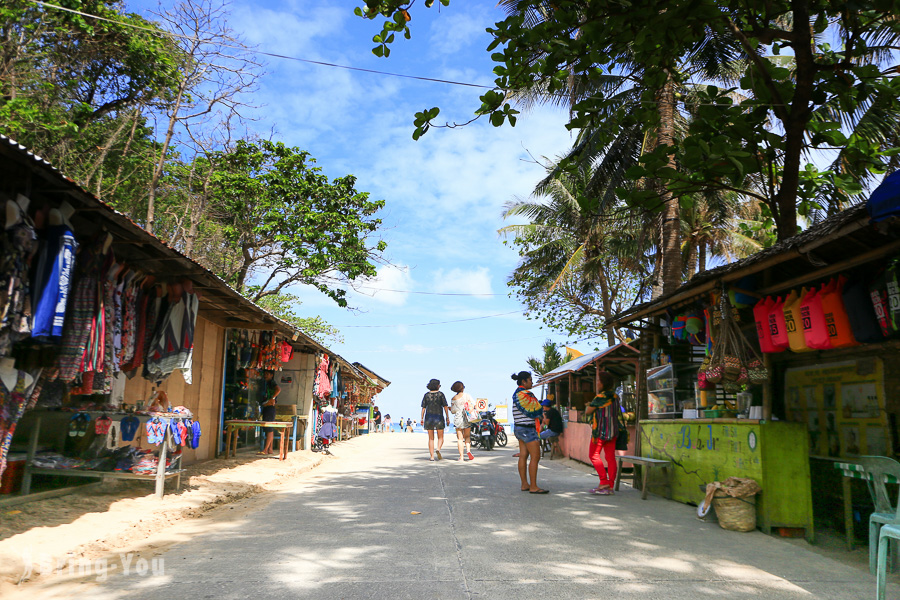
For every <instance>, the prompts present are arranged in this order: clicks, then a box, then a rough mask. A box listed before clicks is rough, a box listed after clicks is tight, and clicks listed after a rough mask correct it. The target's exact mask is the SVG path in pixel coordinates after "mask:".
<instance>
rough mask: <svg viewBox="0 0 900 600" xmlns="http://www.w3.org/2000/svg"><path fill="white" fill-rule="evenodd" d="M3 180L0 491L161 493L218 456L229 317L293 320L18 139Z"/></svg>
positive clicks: (6, 149)
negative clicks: (150, 489) (134, 480)
mask: <svg viewBox="0 0 900 600" xmlns="http://www.w3.org/2000/svg"><path fill="white" fill-rule="evenodd" d="M0 181H2V185H0V202H2V203H3V206H4V213H2V214H3V216H4V221H3V232H2V234H0V251H2V258H0V261H2V265H0V277H2V278H3V282H2V283H3V285H2V289H3V293H2V294H0V382H2V386H0V492H2V493H5V494H10V493H24V494H28V493H32V492H40V491H41V490H48V489H52V488H58V487H60V486H66V485H70V484H72V483H74V482H76V481H79V480H81V481H84V480H89V479H90V478H91V477H94V478H113V477H121V478H127V477H138V478H139V477H141V476H142V475H144V474H147V473H151V472H152V473H154V474H155V476H151V477H150V479H151V480H154V479H155V480H156V481H157V492H158V493H159V494H161V492H162V488H161V485H160V484H161V482H162V480H165V479H171V478H176V479H177V474H178V471H179V469H180V467H181V465H182V462H183V463H184V464H187V463H189V462H193V461H197V460H203V459H206V458H209V457H212V456H214V455H215V452H216V449H217V446H216V436H214V435H210V432H214V431H216V430H217V429H218V426H219V419H220V402H221V398H222V391H221V390H222V375H223V363H224V356H223V349H224V348H225V325H226V324H229V325H231V324H263V323H266V322H268V323H270V325H268V327H274V325H275V324H279V325H280V322H277V320H276V319H275V318H274V317H272V316H271V315H269V314H268V313H266V312H265V311H263V310H262V309H260V308H258V307H256V306H255V305H253V304H252V303H250V302H249V301H247V300H246V299H244V298H243V297H241V296H240V295H239V294H238V293H237V292H235V291H234V290H232V289H231V288H229V287H228V286H227V285H226V284H224V282H222V281H221V280H220V279H218V278H217V277H216V276H215V275H213V274H212V273H210V272H209V271H207V270H206V269H204V268H203V267H201V266H200V265H198V264H197V263H194V262H193V261H191V260H190V259H188V258H186V257H184V256H183V255H181V254H179V253H178V252H176V251H175V250H172V249H171V248H168V247H167V246H165V245H164V244H162V243H161V242H160V241H159V240H158V239H157V238H155V237H153V236H152V235H150V234H148V233H146V232H145V231H143V230H142V229H140V228H139V227H137V226H136V225H134V224H133V223H132V222H131V221H129V220H128V219H127V218H126V217H124V216H123V215H121V214H119V213H117V212H115V211H114V210H113V209H111V208H110V207H108V206H107V205H105V204H103V203H102V202H100V201H99V200H97V199H96V198H94V197H93V196H91V195H90V194H88V193H87V192H85V191H84V190H82V189H81V188H79V187H78V186H77V185H75V184H74V183H72V182H71V181H69V180H68V179H66V178H65V177H64V176H62V174H60V173H59V172H58V171H56V170H55V169H54V168H53V167H52V166H50V165H49V164H48V163H46V162H45V161H43V160H42V159H40V158H39V157H36V156H34V155H33V154H32V153H30V152H28V151H27V149H25V148H23V147H22V146H20V145H18V144H16V143H15V142H13V141H12V140H10V139H9V138H6V137H5V136H0ZM285 325H286V324H285Z"/></svg>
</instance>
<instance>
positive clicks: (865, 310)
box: [614, 205, 900, 540]
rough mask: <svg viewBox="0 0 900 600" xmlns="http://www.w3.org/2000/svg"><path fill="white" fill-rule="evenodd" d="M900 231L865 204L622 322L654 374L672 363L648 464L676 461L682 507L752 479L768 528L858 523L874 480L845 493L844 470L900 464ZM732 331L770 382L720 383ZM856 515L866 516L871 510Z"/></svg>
mask: <svg viewBox="0 0 900 600" xmlns="http://www.w3.org/2000/svg"><path fill="white" fill-rule="evenodd" d="M897 229H898V226H897V224H896V223H894V222H891V221H887V222H884V223H881V224H879V225H877V226H876V225H874V224H872V223H870V222H869V217H868V214H867V213H866V207H865V205H858V206H855V207H853V208H850V209H847V210H845V211H843V212H841V213H838V214H836V215H834V216H832V217H829V218H828V219H825V220H824V221H822V222H820V223H818V224H816V225H814V226H812V227H810V228H809V229H808V230H806V231H804V232H802V233H800V234H798V235H796V236H794V237H792V238H788V239H786V240H783V241H781V242H779V243H777V244H775V245H774V246H772V247H770V248H767V249H765V250H763V251H761V252H758V253H757V254H754V255H753V256H751V257H748V258H746V259H743V260H740V261H737V262H735V263H731V264H727V265H723V266H721V267H718V268H716V269H712V270H709V271H706V272H703V273H699V274H697V275H695V276H694V277H693V278H692V279H691V280H690V282H688V283H687V284H685V285H683V286H682V287H680V288H679V289H677V290H675V291H674V292H672V293H670V294H668V295H666V296H663V297H660V298H658V299H655V300H652V301H650V302H646V303H644V304H640V305H637V306H635V307H633V308H631V309H629V310H628V311H626V312H624V313H622V314H620V315H617V316H616V317H615V319H614V323H615V324H616V325H617V326H628V327H631V328H632V329H637V330H639V331H640V333H641V341H642V342H645V343H646V345H645V346H642V347H641V349H642V350H644V349H646V350H647V352H642V355H641V371H642V376H646V377H648V378H650V377H652V376H653V375H652V374H653V373H655V372H658V370H659V369H661V368H662V367H663V366H665V365H666V364H667V363H671V365H672V371H671V374H672V382H671V388H670V389H671V399H672V403H671V405H670V406H671V411H670V412H669V413H668V414H654V412H655V411H654V407H653V401H652V400H653V399H652V398H646V397H645V398H642V399H641V403H640V404H641V406H640V411H641V412H642V415H641V419H640V424H639V428H640V430H641V434H640V438H641V442H642V447H641V450H640V452H641V455H642V456H648V457H656V458H665V459H667V460H672V462H673V464H674V465H675V468H674V469H673V471H674V472H673V475H672V481H670V482H668V483H670V484H671V488H672V490H673V495H674V497H675V499H677V500H680V501H683V502H689V503H696V502H698V501H699V500H700V498H701V496H702V493H701V491H700V488H701V486H703V485H704V484H706V483H709V482H711V481H721V480H724V479H725V478H727V477H729V476H742V477H750V478H753V479H756V480H757V482H758V483H759V484H760V485H761V487H762V490H763V491H762V492H761V495H760V499H759V502H758V504H757V507H758V511H757V512H758V523H759V524H760V525H761V526H762V527H763V529H764V530H766V531H769V530H771V529H772V528H775V527H779V528H783V529H780V531H783V532H789V531H790V530H792V529H796V528H802V529H804V530H805V532H806V537H807V539H810V540H811V539H813V523H815V524H816V526H821V525H827V526H833V527H836V528H838V529H841V528H843V529H852V528H853V527H854V524H853V523H848V522H846V520H845V519H844V518H843V517H844V515H846V514H849V513H850V509H849V504H850V503H851V502H854V503H855V502H857V501H858V502H861V503H862V504H865V502H866V497H867V493H866V491H865V488H864V486H863V485H862V482H856V484H859V485H858V487H854V488H853V489H852V490H850V489H848V487H849V486H848V485H843V486H842V484H841V481H840V479H841V478H840V473H838V472H837V471H836V469H835V468H834V462H835V461H837V460H844V461H846V460H851V461H852V460H853V458H854V457H855V456H859V455H861V454H877V455H884V456H894V455H895V454H896V447H897V443H898V436H897V422H898V417H900V404H898V402H897V400H896V398H897V397H898V396H897V395H896V394H893V393H892V392H895V391H900V369H898V367H900V365H898V364H897V363H898V359H897V358H896V357H897V356H898V355H897V352H896V350H897V349H898V347H900V346H898V341H897V337H898V335H900V331H898V330H897V328H896V327H895V326H894V323H897V324H898V325H900V319H896V318H894V317H892V316H891V315H892V314H894V313H891V310H892V309H891V306H896V307H898V310H900V292H898V291H897V290H898V289H900V286H898V285H897V280H896V275H895V272H896V267H897V265H900V263H897V262H896V260H895V259H896V258H897V256H898V253H900V242H898V241H897V238H896V233H897ZM817 298H818V300H817ZM815 302H819V303H820V307H819V308H818V309H816V307H814V306H813V304H814V303H815ZM895 316H900V313H896V314H895ZM691 318H694V319H696V320H695V322H694V326H695V331H696V326H697V321H702V322H703V323H704V329H703V331H702V333H700V334H692V335H686V334H685V333H684V332H683V327H684V323H685V322H687V320H689V319H691ZM723 322H727V323H730V324H731V327H732V329H731V331H732V332H733V335H732V337H733V338H735V339H736V340H737V341H738V342H740V343H739V345H744V347H745V348H746V356H745V357H744V358H743V359H741V360H740V361H739V362H740V363H741V364H740V365H739V366H741V367H743V368H746V367H747V366H748V364H750V362H751V361H752V360H753V359H754V356H755V357H756V358H758V363H753V364H752V365H750V366H751V368H753V369H756V372H757V373H758V374H760V376H762V377H765V381H764V382H762V381H760V382H756V383H758V384H756V383H755V382H754V381H752V380H750V381H748V380H744V381H743V382H742V383H741V384H737V385H736V384H735V383H734V379H731V380H729V379H728V378H727V377H726V378H724V379H722V380H721V381H718V380H716V381H715V383H712V384H711V385H710V381H708V380H707V379H706V377H708V376H709V375H718V374H719V373H717V372H716V370H715V369H714V368H713V367H714V366H715V363H716V361H717V358H716V350H715V349H716V344H717V342H716V337H717V336H718V337H719V338H721V335H719V334H720V333H721V332H722V331H725V329H723V327H724V326H723ZM873 328H874V330H875V332H876V333H875V334H872V333H871V332H872V330H873ZM879 330H880V332H879ZM679 331H680V335H679ZM710 334H712V336H711V338H712V339H711V338H710ZM723 344H726V343H725V342H723ZM722 347H723V348H724V346H722ZM686 349H690V350H686ZM686 353H687V355H690V356H692V358H691V359H690V360H688V359H685V358H684V357H685V356H686ZM679 356H681V358H679ZM704 356H707V357H709V358H710V359H711V361H710V362H709V363H706V362H701V361H702V359H703V358H704ZM739 358H740V357H739ZM736 373H737V371H735V372H734V373H733V374H732V376H733V377H737V376H738V375H736ZM700 374H702V375H700ZM726 383H728V385H729V387H726V386H725V384H726ZM650 387H652V386H650ZM648 391H649V388H648ZM738 392H739V393H738ZM664 404H666V403H665V402H660V403H658V405H659V406H661V405H664ZM654 417H655V418H654ZM654 476H656V477H659V476H661V473H659V474H655V475H654ZM657 483H659V482H658V481H657ZM845 483H846V482H845ZM856 484H854V485H856ZM842 490H843V493H842ZM851 492H852V495H853V500H852V501H851V500H850V499H849V498H848V496H849V494H850V493H851ZM853 506H854V508H853V511H855V514H860V521H861V522H862V521H865V520H866V519H867V516H866V511H865V508H864V506H862V505H859V506H857V505H856V504H853ZM861 525H862V529H863V530H865V523H861ZM857 526H860V523H857ZM846 533H847V534H848V536H850V537H852V531H846Z"/></svg>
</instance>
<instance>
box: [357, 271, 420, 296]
mask: <svg viewBox="0 0 900 600" xmlns="http://www.w3.org/2000/svg"><path fill="white" fill-rule="evenodd" d="M413 285H414V284H413V279H412V276H411V275H410V273H409V268H408V267H405V266H394V265H384V266H381V267H379V268H378V274H377V275H376V276H375V277H370V278H366V279H358V280H357V283H355V284H354V288H355V292H354V293H355V294H356V296H357V297H358V298H361V297H368V298H371V299H372V300H374V301H376V302H380V303H382V304H390V305H393V306H402V305H404V304H406V301H407V299H408V298H409V294H403V293H398V292H397V291H396V290H410V289H412V287H413Z"/></svg>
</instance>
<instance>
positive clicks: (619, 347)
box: [537, 344, 638, 385]
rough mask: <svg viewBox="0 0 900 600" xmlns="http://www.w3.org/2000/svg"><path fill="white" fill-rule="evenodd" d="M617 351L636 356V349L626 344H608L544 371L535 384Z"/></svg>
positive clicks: (548, 380)
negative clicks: (601, 348)
mask: <svg viewBox="0 0 900 600" xmlns="http://www.w3.org/2000/svg"><path fill="white" fill-rule="evenodd" d="M618 351H622V352H625V353H628V354H630V353H633V354H634V356H635V358H636V357H637V356H638V351H637V350H635V349H634V348H632V347H630V346H626V345H625V344H616V345H615V346H610V347H609V348H606V349H605V350H600V351H598V352H591V353H590V354H584V355H582V356H579V357H578V358H576V359H574V360H570V361H569V362H567V363H566V364H564V365H560V366H558V367H556V368H555V369H553V370H552V371H549V372H547V373H544V375H543V376H542V377H541V378H540V379H538V381H537V384H538V385H543V384H545V383H549V382H551V381H553V380H554V379H559V378H560V377H565V376H566V375H568V374H569V373H575V372H577V371H580V370H582V369H583V368H585V367H586V366H588V365H590V364H592V363H595V362H597V361H598V360H600V359H602V358H603V357H605V356H609V355H610V354H614V353H616V352H618Z"/></svg>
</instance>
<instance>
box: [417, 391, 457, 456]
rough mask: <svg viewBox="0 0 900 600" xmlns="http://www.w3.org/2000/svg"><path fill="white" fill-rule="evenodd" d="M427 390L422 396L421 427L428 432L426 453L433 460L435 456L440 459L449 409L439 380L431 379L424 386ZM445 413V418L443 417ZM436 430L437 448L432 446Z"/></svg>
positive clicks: (448, 419) (448, 418)
mask: <svg viewBox="0 0 900 600" xmlns="http://www.w3.org/2000/svg"><path fill="white" fill-rule="evenodd" d="M426 387H427V388H428V391H427V392H426V393H425V396H423V397H422V427H424V428H425V431H427V432H428V454H429V456H430V457H431V458H429V460H432V461H433V460H434V457H435V456H437V459H438V460H441V448H442V447H443V445H444V427H446V426H447V422H448V421H450V409H449V407H448V406H447V398H446V396H444V392H441V391H439V390H440V389H441V382H440V381H438V380H437V379H432V380H431V381H429V382H428V385H427V386H426ZM445 414H446V416H447V418H446V420H445V419H444V415H445ZM435 431H436V432H437V438H438V441H437V448H435V447H434V432H435Z"/></svg>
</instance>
